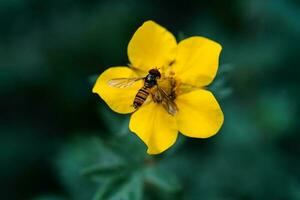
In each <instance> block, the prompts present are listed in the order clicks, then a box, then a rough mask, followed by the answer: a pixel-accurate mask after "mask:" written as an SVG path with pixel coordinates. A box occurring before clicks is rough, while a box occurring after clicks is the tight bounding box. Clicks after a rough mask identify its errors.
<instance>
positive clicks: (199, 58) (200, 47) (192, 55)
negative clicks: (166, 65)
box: [172, 37, 222, 87]
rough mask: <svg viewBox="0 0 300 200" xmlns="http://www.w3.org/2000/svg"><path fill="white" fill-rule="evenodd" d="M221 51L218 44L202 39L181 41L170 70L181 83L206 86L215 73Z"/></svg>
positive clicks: (195, 38)
mask: <svg viewBox="0 0 300 200" xmlns="http://www.w3.org/2000/svg"><path fill="white" fill-rule="evenodd" d="M221 50H222V47H221V45H220V44H218V43H216V42H214V41H212V40H209V39H207V38H204V37H190V38H187V39H185V40H182V41H181V42H180V43H179V44H178V49H177V57H176V60H175V63H174V64H173V65H172V70H173V71H174V72H175V75H176V76H177V77H179V79H180V80H181V81H182V82H183V83H186V84H191V85H193V86H199V87H201V86H206V85H208V84H209V83H210V82H211V81H212V80H213V79H214V77H215V75H216V73H217V70H218V65H219V55H220V52H221Z"/></svg>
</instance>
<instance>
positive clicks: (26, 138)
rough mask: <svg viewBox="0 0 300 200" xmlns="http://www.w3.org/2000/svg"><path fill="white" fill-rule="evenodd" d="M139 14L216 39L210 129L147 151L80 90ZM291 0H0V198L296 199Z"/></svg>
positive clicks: (119, 50) (298, 150)
mask: <svg viewBox="0 0 300 200" xmlns="http://www.w3.org/2000/svg"><path fill="white" fill-rule="evenodd" d="M148 19H152V20H154V21H156V22H158V23H159V24H161V25H163V26H165V27H166V28H168V29H169V30H170V31H171V32H172V33H174V35H175V36H176V37H177V39H178V40H180V39H183V38H186V37H189V36H193V35H202V36H206V37H209V38H211V39H213V40H215V41H218V42H219V43H221V44H222V46H223V51H222V56H221V61H220V64H221V65H220V67H219V74H218V76H217V78H216V80H215V82H214V84H213V85H212V86H211V87H210V88H211V90H213V91H214V93H215V95H216V97H217V99H218V100H219V102H220V104H221V107H222V109H223V111H224V114H225V123H224V125H223V128H222V130H221V131H220V133H219V134H218V135H216V136H215V137H212V138H210V139H207V140H201V139H191V138H185V137H180V138H179V140H178V141H177V143H176V145H175V146H174V147H172V148H171V149H170V150H169V151H167V152H166V153H164V154H162V155H159V156H155V157H153V156H147V155H146V154H145V152H146V147H145V146H144V145H143V144H142V142H141V141H140V140H139V139H138V138H137V137H136V136H135V135H133V134H131V133H129V131H128V118H129V116H125V115H118V114H115V113H113V112H112V111H111V110H110V109H109V108H108V107H107V106H106V104H105V103H104V102H103V101H102V100H100V98H99V97H98V96H97V95H95V94H92V92H91V89H92V86H93V83H94V81H95V78H96V77H97V75H99V74H100V73H101V72H103V71H104V70H105V69H106V68H108V67H110V66H114V65H124V64H127V63H128V59H127V53H126V48H127V44H128V42H129V40H130V38H131V36H132V34H133V33H134V32H135V30H136V29H137V28H138V27H139V26H140V25H141V24H142V23H143V22H144V21H146V20H148ZM299 38H300V2H299V1H297V0H272V1H271V0H245V1H242V0H228V1H219V0H210V1H197V0H194V1H158V0H153V1H151V0H147V1H141V0H129V1H121V0H120V1H116V0H111V1H108V0H107V1H96V0H93V1H83V0H73V1H71V0H60V1H52V0H44V1H40V0H1V1H0V94H1V100H0V102H1V104H0V112H1V122H0V133H1V135H0V180H1V187H0V188H1V193H0V195H1V196H0V199H5V200H6V199H9V200H10V199H22V200H23V199H34V200H66V199H75V200H88V199H94V200H96V199H110V200H113V199H115V200H117V199H120V200H121V199H123V200H126V199H130V200H135V199H187V200H190V199H195V200H198V199H205V200H223V199H224V200H229V199H230V200H231V199H242V200H252V199H263V200H266V199H292V200H293V199H295V200H297V199H300V170H299V169H300V160H299V154H300V135H299V134H300V133H299V122H298V120H299V118H298V116H299V114H300V113H299V100H300V95H299V83H300V81H299V75H300V73H299V71H300V68H299V52H300V48H299V46H300V39H299Z"/></svg>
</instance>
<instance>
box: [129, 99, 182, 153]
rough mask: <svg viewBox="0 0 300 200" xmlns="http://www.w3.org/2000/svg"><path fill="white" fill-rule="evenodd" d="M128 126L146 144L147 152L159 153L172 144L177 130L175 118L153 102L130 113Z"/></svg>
mask: <svg viewBox="0 0 300 200" xmlns="http://www.w3.org/2000/svg"><path fill="white" fill-rule="evenodd" d="M129 128H130V130H131V131H132V132H134V133H136V134H137V135H138V136H139V137H140V138H141V139H142V141H143V142H144V143H145V144H146V145H147V146H148V151H147V153H148V154H159V153H161V152H163V151H165V150H166V149H168V148H169V147H170V146H172V145H173V144H174V143H175V141H176V138H177V130H178V129H177V125H176V120H175V118H174V117H173V116H172V115H170V114H168V113H167V112H166V111H165V110H164V108H163V107H162V106H161V105H159V104H156V103H153V102H150V103H149V104H147V105H143V106H142V107H141V108H139V110H137V111H136V112H135V113H133V114H132V116H131V119H130V123H129Z"/></svg>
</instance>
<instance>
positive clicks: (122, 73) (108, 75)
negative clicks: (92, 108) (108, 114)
mask: <svg viewBox="0 0 300 200" xmlns="http://www.w3.org/2000/svg"><path fill="white" fill-rule="evenodd" d="M132 77H137V76H136V74H135V72H134V71H133V70H131V69H130V68H128V67H111V68H109V69H107V70H106V71H104V72H103V73H102V74H101V75H100V76H99V78H98V80H97V82H96V84H95V85H94V88H93V92H94V93H97V94H98V95H99V96H100V97H101V98H102V99H103V100H104V101H105V102H106V103H107V104H108V106H109V107H110V108H111V109H112V110H114V111H115V112H118V113H122V114H126V113H131V112H133V111H134V110H135V109H134V108H133V106H132V103H133V100H134V97H135V95H136V93H137V91H138V90H139V89H140V88H141V87H142V85H143V81H138V82H136V83H135V84H134V85H132V86H131V87H128V88H115V87H111V86H109V85H108V81H109V80H111V79H115V78H132Z"/></svg>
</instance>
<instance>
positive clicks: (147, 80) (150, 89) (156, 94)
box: [108, 68, 178, 115]
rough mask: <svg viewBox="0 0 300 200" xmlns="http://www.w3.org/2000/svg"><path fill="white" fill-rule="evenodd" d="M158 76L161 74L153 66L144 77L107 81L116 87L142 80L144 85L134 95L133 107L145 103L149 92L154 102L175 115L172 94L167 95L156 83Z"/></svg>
mask: <svg viewBox="0 0 300 200" xmlns="http://www.w3.org/2000/svg"><path fill="white" fill-rule="evenodd" d="M160 78H161V74H160V72H159V70H158V69H156V68H154V69H150V70H149V72H148V74H147V76H145V77H137V78H116V79H111V80H109V81H108V85H109V86H111V87H116V88H127V87H130V86H132V85H133V84H134V83H135V82H137V81H140V80H143V81H144V85H143V87H142V88H140V89H139V90H138V92H137V94H136V95H135V98H134V100H133V107H134V108H135V109H138V108H139V107H141V106H142V105H143V104H144V103H145V101H146V99H147V98H148V96H149V94H151V96H152V99H153V101H154V102H155V103H161V104H162V105H163V107H164V108H165V110H166V111H167V112H168V113H169V114H171V115H175V114H176V113H177V111H178V108H177V106H176V104H175V103H174V101H173V98H172V96H171V95H168V93H167V92H166V91H165V90H164V89H163V88H161V87H160V86H159V85H158V84H157V80H158V79H160Z"/></svg>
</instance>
